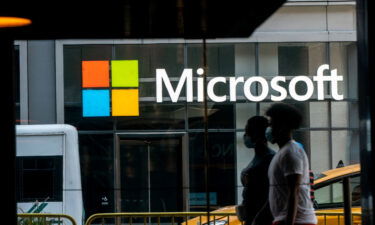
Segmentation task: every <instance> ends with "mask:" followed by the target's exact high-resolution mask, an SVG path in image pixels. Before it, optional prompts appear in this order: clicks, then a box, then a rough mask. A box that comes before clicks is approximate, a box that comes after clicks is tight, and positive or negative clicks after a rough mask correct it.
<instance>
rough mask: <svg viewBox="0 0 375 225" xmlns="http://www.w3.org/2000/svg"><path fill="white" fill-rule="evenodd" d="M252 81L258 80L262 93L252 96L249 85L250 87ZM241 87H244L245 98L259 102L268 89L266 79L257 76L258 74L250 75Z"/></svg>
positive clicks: (265, 95) (264, 96)
mask: <svg viewBox="0 0 375 225" xmlns="http://www.w3.org/2000/svg"><path fill="white" fill-rule="evenodd" d="M254 82H259V84H260V85H261V87H262V93H261V94H260V95H259V96H254V95H253V94H252V93H251V90H250V87H251V84H252V83H254ZM243 89H244V90H243V91H244V93H245V96H246V98H247V99H249V100H250V101H252V102H260V101H262V100H264V99H265V98H266V97H267V95H268V90H269V88H268V83H267V81H266V79H264V78H263V77H258V76H254V77H250V78H249V79H247V81H246V82H245V85H244V87H243Z"/></svg>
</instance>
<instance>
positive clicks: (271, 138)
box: [266, 127, 275, 144]
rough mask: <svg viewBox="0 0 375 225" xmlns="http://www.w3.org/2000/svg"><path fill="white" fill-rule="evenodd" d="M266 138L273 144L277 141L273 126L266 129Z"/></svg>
mask: <svg viewBox="0 0 375 225" xmlns="http://www.w3.org/2000/svg"><path fill="white" fill-rule="evenodd" d="M266 139H267V141H269V142H271V143H272V144H273V143H275V142H274V138H273V135H272V128H271V127H267V129H266Z"/></svg>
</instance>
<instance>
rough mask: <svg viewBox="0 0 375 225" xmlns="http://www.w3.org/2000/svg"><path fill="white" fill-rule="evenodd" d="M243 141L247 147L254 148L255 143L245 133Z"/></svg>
mask: <svg viewBox="0 0 375 225" xmlns="http://www.w3.org/2000/svg"><path fill="white" fill-rule="evenodd" d="M243 143H244V144H245V146H246V147H247V148H255V143H254V142H253V141H252V140H251V138H250V137H249V136H247V135H244V136H243Z"/></svg>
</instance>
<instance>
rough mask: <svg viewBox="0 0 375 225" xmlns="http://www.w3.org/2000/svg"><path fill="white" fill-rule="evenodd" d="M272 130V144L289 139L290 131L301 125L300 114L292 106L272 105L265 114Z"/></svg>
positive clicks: (283, 104)
mask: <svg viewBox="0 0 375 225" xmlns="http://www.w3.org/2000/svg"><path fill="white" fill-rule="evenodd" d="M266 115H267V116H268V117H269V118H270V125H271V128H272V131H271V134H272V140H270V141H271V142H272V143H277V142H278V141H280V140H282V139H287V138H291V135H292V131H293V130H295V129H298V128H299V127H300V125H301V123H302V114H301V113H300V112H299V111H298V109H296V108H295V107H294V106H292V105H289V104H285V103H276V104H273V105H272V106H271V107H270V108H269V109H268V110H267V112H266Z"/></svg>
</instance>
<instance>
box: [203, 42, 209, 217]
mask: <svg viewBox="0 0 375 225" xmlns="http://www.w3.org/2000/svg"><path fill="white" fill-rule="evenodd" d="M203 68H204V74H203V80H204V85H203V103H204V158H205V171H204V172H205V190H206V212H207V222H209V220H210V208H211V207H210V188H209V181H208V180H209V166H210V154H209V150H208V149H209V143H208V141H209V140H208V103H207V100H208V98H207V46H206V39H205V38H204V39H203Z"/></svg>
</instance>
